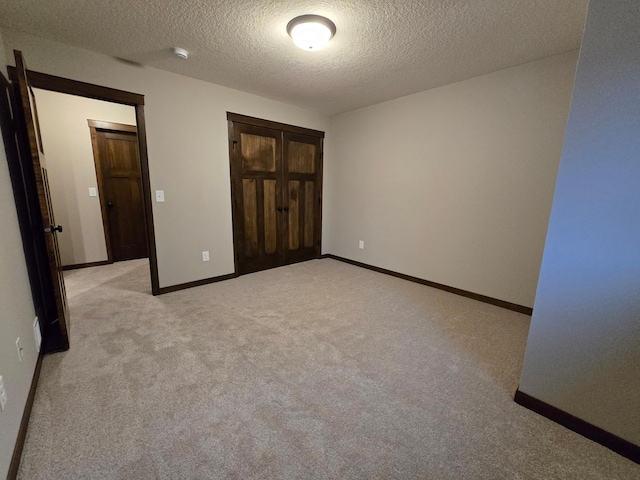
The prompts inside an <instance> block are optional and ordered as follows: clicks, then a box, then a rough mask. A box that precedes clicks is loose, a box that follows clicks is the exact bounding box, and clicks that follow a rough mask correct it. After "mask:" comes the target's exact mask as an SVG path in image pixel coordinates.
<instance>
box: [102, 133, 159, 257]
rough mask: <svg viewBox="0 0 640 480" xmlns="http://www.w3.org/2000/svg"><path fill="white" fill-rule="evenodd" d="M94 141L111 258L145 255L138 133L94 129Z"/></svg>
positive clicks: (145, 237) (145, 243) (146, 247)
mask: <svg viewBox="0 0 640 480" xmlns="http://www.w3.org/2000/svg"><path fill="white" fill-rule="evenodd" d="M96 142H97V146H98V157H99V169H100V170H101V172H100V173H101V175H100V176H101V182H100V195H101V200H102V202H103V205H104V216H105V218H106V222H105V223H106V225H105V227H106V230H107V231H106V232H105V234H106V236H107V246H108V248H107V250H108V251H109V253H110V260H111V261H114V262H118V261H122V260H132V259H134V258H144V257H147V256H148V254H149V253H148V246H147V245H148V244H147V236H146V231H145V220H144V205H143V198H142V176H141V174H140V161H139V158H138V138H137V135H136V134H135V133H134V132H114V131H103V130H97V131H96Z"/></svg>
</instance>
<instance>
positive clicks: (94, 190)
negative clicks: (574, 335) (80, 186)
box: [89, 187, 98, 197]
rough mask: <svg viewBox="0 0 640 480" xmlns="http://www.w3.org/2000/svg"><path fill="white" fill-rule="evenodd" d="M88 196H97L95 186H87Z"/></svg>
mask: <svg viewBox="0 0 640 480" xmlns="http://www.w3.org/2000/svg"><path fill="white" fill-rule="evenodd" d="M89 196H90V197H97V196H98V191H97V190H96V187H89Z"/></svg>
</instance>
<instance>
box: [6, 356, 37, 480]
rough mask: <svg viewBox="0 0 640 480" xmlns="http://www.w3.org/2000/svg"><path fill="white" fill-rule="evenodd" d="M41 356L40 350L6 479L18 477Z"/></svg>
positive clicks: (13, 479)
mask: <svg viewBox="0 0 640 480" xmlns="http://www.w3.org/2000/svg"><path fill="white" fill-rule="evenodd" d="M42 357H43V355H42V351H41V352H40V353H39V354H38V360H37V362H36V368H35V369H34V371H33V378H32V379H31V387H30V388H29V395H27V403H26V404H25V407H24V412H22V420H21V421H20V429H19V430H18V438H17V439H16V444H15V446H14V447H13V455H12V456H11V463H10V464H9V473H8V474H7V480H15V479H16V478H17V477H18V469H19V468H20V459H21V458H22V450H23V449H24V441H25V439H26V438H27V429H28V428H29V419H30V418H31V410H32V408H33V401H34V400H35V398H36V387H37V386H38V379H39V378H40V370H41V369H42Z"/></svg>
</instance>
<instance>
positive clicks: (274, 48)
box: [0, 0, 588, 114]
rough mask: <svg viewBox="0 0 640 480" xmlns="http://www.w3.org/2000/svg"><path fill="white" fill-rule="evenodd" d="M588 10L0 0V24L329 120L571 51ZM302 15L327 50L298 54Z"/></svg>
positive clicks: (510, 5)
mask: <svg viewBox="0 0 640 480" xmlns="http://www.w3.org/2000/svg"><path fill="white" fill-rule="evenodd" d="M587 4H588V0H466V1H461V0H421V1H420V0H386V1H385V0H334V1H305V0H280V1H276V0H177V1H176V0H174V1H168V0H100V1H83V2H78V1H77V0H0V25H1V26H4V27H8V28H11V29H15V30H20V31H23V32H26V33H31V34H33V35H38V36H41V37H44V38H48V39H52V40H57V41H60V42H64V43H68V44H70V45H75V46H78V47H82V48H86V49H88V50H93V51H96V52H102V53H105V54H108V55H112V56H114V57H117V58H121V59H126V60H130V61H134V62H137V63H142V64H145V65H150V66H153V67H156V68H160V69H163V70H169V71H172V72H176V73H180V74H183V75H187V76H190V77H195V78H199V79H202V80H207V81H210V82H213V83H217V84H219V85H225V86H228V87H232V88H236V89H238V90H243V91H246V92H251V93H255V94H258V95H261V96H264V97H268V98H273V99H276V100H280V101H283V102H286V103H290V104H294V105H298V106H301V107H304V108H308V109H311V110H315V111H319V112H323V113H327V114H335V113H340V112H345V111H348V110H353V109H355V108H359V107H364V106H367V105H372V104H375V103H378V102H381V101H384V100H389V99H392V98H397V97H400V96H403V95H408V94H411V93H415V92H419V91H422V90H426V89H429V88H433V87H437V86H440V85H445V84H447V83H451V82H454V81H459V80H463V79H466V78H470V77H473V76H477V75H481V74H484V73H489V72H493V71H496V70H500V69H503V68H507V67H510V66H513V65H518V64H521V63H525V62H528V61H531V60H535V59H538V58H542V57H545V56H549V55H553V54H557V53H562V52H565V51H567V50H572V49H575V48H578V47H579V45H580V39H581V35H582V28H583V23H584V18H585V15H586V9H587ZM306 13H314V14H319V15H324V16H326V17H329V18H330V19H331V20H333V22H334V23H335V24H336V26H337V33H336V36H335V37H334V38H333V39H332V40H331V42H329V45H328V46H327V47H326V48H325V49H324V50H321V51H317V52H308V51H304V50H301V49H299V48H297V47H296V46H294V45H293V42H292V41H291V39H290V38H289V37H288V35H287V33H286V25H287V22H288V21H289V20H290V19H291V18H293V17H295V16H297V15H302V14H306ZM174 46H180V47H183V48H186V49H187V50H189V51H190V53H191V57H190V58H189V60H188V61H186V62H185V61H183V60H179V59H177V58H174V57H173V56H172V54H171V48H172V47H174Z"/></svg>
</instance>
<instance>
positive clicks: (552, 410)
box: [513, 389, 640, 464]
mask: <svg viewBox="0 0 640 480" xmlns="http://www.w3.org/2000/svg"><path fill="white" fill-rule="evenodd" d="M513 400H514V401H515V402H516V403H517V404H518V405H521V406H523V407H525V408H528V409H529V410H531V411H532V412H535V413H537V414H539V415H542V416H543V417H546V418H548V419H549V420H551V421H553V422H556V423H559V424H560V425H562V426H563V427H566V428H568V429H569V430H572V431H574V432H576V433H578V434H580V435H582V436H583V437H586V438H588V439H589V440H593V441H594V442H596V443H599V444H600V445H602V446H604V447H607V448H608V449H609V450H613V451H614V452H616V453H617V454H619V455H622V456H623V457H626V458H628V459H629V460H631V461H633V462H635V463H638V464H640V446H638V445H634V444H633V443H631V442H629V441H627V440H625V439H624V438H620V437H618V436H617V435H614V434H613V433H609V432H607V431H606V430H603V429H602V428H600V427H596V426H595V425H593V424H591V423H589V422H587V421H585V420H582V419H580V418H578V417H574V416H573V415H571V414H570V413H567V412H565V411H564V410H560V409H559V408H557V407H554V406H553V405H549V404H548V403H546V402H543V401H542V400H538V399H537V398H535V397H532V396H531V395H529V394H526V393H524V392H522V391H520V389H518V390H516V394H515V396H514V398H513Z"/></svg>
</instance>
